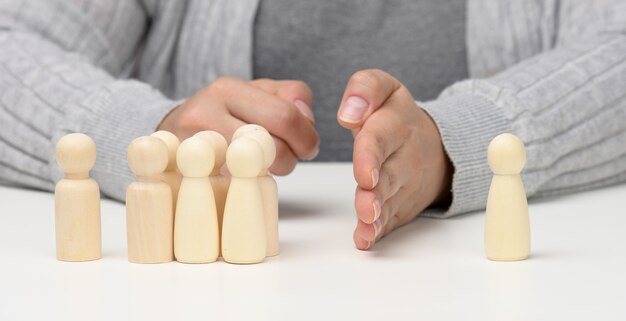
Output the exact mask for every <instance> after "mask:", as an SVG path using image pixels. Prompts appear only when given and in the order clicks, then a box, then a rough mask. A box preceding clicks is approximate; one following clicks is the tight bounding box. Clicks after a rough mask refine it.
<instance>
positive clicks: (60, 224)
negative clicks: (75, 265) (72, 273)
mask: <svg viewBox="0 0 626 321" xmlns="http://www.w3.org/2000/svg"><path fill="white" fill-rule="evenodd" d="M55 226H56V253H57V259H59V260H61V261H91V260H97V259H99V258H101V257H102V241H101V240H102V238H101V228H100V190H99V188H98V183H96V181H95V180H93V179H91V178H84V179H65V178H64V179H62V180H61V181H59V182H58V183H57V185H56V188H55Z"/></svg>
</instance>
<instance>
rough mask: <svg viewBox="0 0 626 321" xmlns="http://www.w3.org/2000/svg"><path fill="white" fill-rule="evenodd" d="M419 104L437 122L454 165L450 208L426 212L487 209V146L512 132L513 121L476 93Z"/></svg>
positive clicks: (439, 215)
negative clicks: (504, 134) (497, 137)
mask: <svg viewBox="0 0 626 321" xmlns="http://www.w3.org/2000/svg"><path fill="white" fill-rule="evenodd" d="M418 105H419V106H420V107H422V109H424V110H425V111H426V112H427V113H428V114H429V115H430V117H432V119H433V120H434V121H435V124H436V125H437V127H438V128H439V132H440V134H441V138H442V141H443V145H444V148H445V150H446V152H447V153H448V156H449V157H450V161H451V162H452V164H453V165H454V176H453V179H452V203H451V205H450V207H449V208H447V209H436V208H430V209H428V210H426V211H425V212H424V213H423V214H422V215H423V216H429V217H437V218H446V217H450V216H453V215H457V214H461V213H467V212H471V211H475V210H481V209H484V208H485V205H486V202H487V194H488V191H489V185H490V182H491V170H490V169H489V165H488V164H487V146H488V145H489V142H490V141H491V140H492V139H493V138H494V137H495V136H497V135H499V134H501V133H504V132H510V131H511V125H510V123H509V121H508V120H507V119H506V118H505V116H504V114H503V112H502V110H501V109H500V107H498V106H496V105H495V104H494V103H492V102H491V101H489V100H488V99H486V98H483V97H481V96H477V95H472V94H466V93H459V94H455V95H452V96H448V97H444V98H441V99H437V100H434V101H430V102H425V103H421V102H418Z"/></svg>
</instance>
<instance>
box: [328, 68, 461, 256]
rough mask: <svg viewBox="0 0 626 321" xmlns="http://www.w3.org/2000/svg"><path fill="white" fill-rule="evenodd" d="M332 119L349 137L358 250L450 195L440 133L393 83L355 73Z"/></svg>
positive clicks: (376, 75)
mask: <svg viewBox="0 0 626 321" xmlns="http://www.w3.org/2000/svg"><path fill="white" fill-rule="evenodd" d="M337 120H338V121H339V124H340V125H341V126H343V127H345V128H348V129H351V130H352V132H353V135H354V154H353V162H354V164H353V166H354V177H355V179H356V182H357V185H358V186H357V189H356V195H355V208H356V212H357V217H358V221H357V225H356V229H355V231H354V243H355V245H356V247H357V248H358V249H361V250H367V249H369V248H371V247H372V246H373V245H374V243H375V242H376V241H377V240H379V239H380V238H381V237H383V236H384V235H386V234H388V233H389V232H391V231H393V230H394V229H396V228H398V227H399V226H401V225H403V224H406V223H408V222H410V221H411V220H412V219H413V218H415V217H416V216H417V215H418V214H419V213H420V212H422V211H423V210H424V209H425V208H426V207H428V206H430V205H433V204H434V203H436V202H438V201H443V200H446V199H447V198H448V197H449V194H450V185H451V177H452V171H453V169H452V165H451V163H450V160H449V159H448V157H447V155H446V153H445V151H444V148H443V145H442V143H441V138H440V135H439V131H438V129H437V127H436V125H435V123H434V122H433V120H432V119H431V118H430V117H429V116H428V115H427V114H426V113H425V112H424V111H423V110H422V109H421V108H419V107H418V106H417V105H416V103H415V101H414V100H413V97H411V94H410V92H409V91H408V89H406V88H405V87H404V86H403V85H402V84H401V83H400V82H399V81H398V80H397V79H395V78H394V77H392V76H391V75H389V74H387V73H385V72H383V71H380V70H364V71H359V72H357V73H355V74H354V75H353V76H352V78H351V79H350V81H349V82H348V85H347V88H346V91H345V93H344V96H343V99H342V101H341V105H340V107H339V111H338V113H337Z"/></svg>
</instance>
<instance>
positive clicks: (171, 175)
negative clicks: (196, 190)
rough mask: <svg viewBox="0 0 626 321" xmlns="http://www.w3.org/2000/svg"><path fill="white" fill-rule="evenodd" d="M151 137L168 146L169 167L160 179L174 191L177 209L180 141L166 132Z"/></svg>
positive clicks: (173, 198) (173, 199)
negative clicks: (177, 159)
mask: <svg viewBox="0 0 626 321" xmlns="http://www.w3.org/2000/svg"><path fill="white" fill-rule="evenodd" d="M150 136H152V137H156V138H158V139H160V140H162V141H163V142H164V143H165V146H167V158H168V160H167V167H166V168H165V171H164V172H163V173H161V175H159V177H160V178H161V180H162V181H164V182H166V183H167V185H169V186H170V188H171V189H172V204H173V206H174V207H173V208H176V200H178V190H179V189H180V175H178V173H177V172H176V151H177V150H178V146H179V145H180V140H178V137H176V135H174V134H172V133H170V132H168V131H166V130H159V131H158V132H155V133H152V135H150Z"/></svg>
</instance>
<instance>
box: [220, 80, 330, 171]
mask: <svg viewBox="0 0 626 321" xmlns="http://www.w3.org/2000/svg"><path fill="white" fill-rule="evenodd" d="M211 87H212V88H213V90H216V91H218V92H221V94H222V95H224V96H227V97H228V99H227V101H226V104H227V106H228V107H229V111H230V112H231V114H232V115H233V116H235V117H237V118H239V119H241V120H243V121H244V122H247V123H251V124H259V125H261V126H263V127H265V128H266V129H267V130H268V131H269V132H270V133H271V134H272V135H273V136H275V137H278V138H280V139H282V140H283V141H285V142H286V143H287V145H288V146H289V148H290V149H291V150H292V151H293V152H294V154H295V155H296V156H297V157H298V158H300V159H312V158H314V157H315V156H316V155H317V153H318V152H319V136H318V134H317V131H316V130H315V126H314V125H313V124H312V123H311V121H309V119H308V118H306V117H305V116H304V115H302V113H301V112H299V111H298V109H297V108H296V107H295V105H294V104H293V103H290V102H286V101H284V100H282V99H279V98H277V97H275V96H273V95H271V94H269V93H266V92H264V91H262V90H260V89H258V88H255V87H253V86H251V85H249V84H247V83H246V82H244V81H242V80H240V79H235V78H220V80H218V81H215V82H214V83H213V84H212V86H211Z"/></svg>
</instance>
